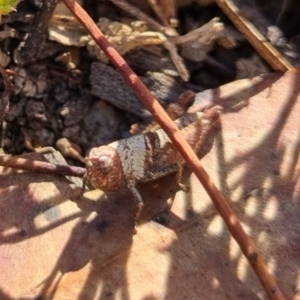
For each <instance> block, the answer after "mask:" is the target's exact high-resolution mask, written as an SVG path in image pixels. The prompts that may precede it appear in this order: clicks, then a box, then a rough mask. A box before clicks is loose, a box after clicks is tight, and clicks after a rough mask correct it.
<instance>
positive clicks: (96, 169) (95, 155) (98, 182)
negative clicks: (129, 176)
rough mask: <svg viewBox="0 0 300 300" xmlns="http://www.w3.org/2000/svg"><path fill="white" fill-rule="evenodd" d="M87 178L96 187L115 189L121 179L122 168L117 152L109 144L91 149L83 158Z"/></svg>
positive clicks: (105, 189) (104, 189) (108, 190)
mask: <svg viewBox="0 0 300 300" xmlns="http://www.w3.org/2000/svg"><path fill="white" fill-rule="evenodd" d="M85 161H86V171H87V179H88V180H89V181H90V183H91V184H92V185H93V186H94V187H95V188H97V189H100V190H103V191H107V192H114V191H117V190H118V189H119V188H120V186H121V184H122V182H123V180H124V175H123V169H122V165H121V161H120V157H119V154H118V152H117V151H116V150H115V149H114V148H112V147H109V146H101V147H95V148H93V149H91V151H90V152H89V154H88V156H87V157H86V158H85Z"/></svg>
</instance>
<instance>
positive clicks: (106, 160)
mask: <svg viewBox="0 0 300 300" xmlns="http://www.w3.org/2000/svg"><path fill="white" fill-rule="evenodd" d="M99 165H100V167H101V168H103V169H108V168H110V167H112V165H113V160H112V158H111V157H109V156H107V155H103V156H101V157H99Z"/></svg>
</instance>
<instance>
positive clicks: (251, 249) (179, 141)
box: [63, 0, 284, 300]
mask: <svg viewBox="0 0 300 300" xmlns="http://www.w3.org/2000/svg"><path fill="white" fill-rule="evenodd" d="M63 2H64V3H65V5H66V6H67V7H68V8H69V9H70V10H71V12H72V13H73V14H74V15H75V16H76V18H77V19H78V20H79V21H80V22H81V24H82V25H83V26H84V27H85V28H86V29H87V30H88V32H89V33H90V35H91V36H92V38H93V39H94V40H95V42H96V43H97V44H98V45H99V47H100V48H101V49H102V50H103V51H104V53H105V54H106V55H107V57H108V58H109V59H110V61H111V62H112V63H113V64H114V66H115V67H116V68H117V69H118V70H119V72H120V73H121V74H122V76H123V77H124V78H125V80H126V81H127V83H128V84H129V85H130V86H131V88H132V89H133V90H134V92H135V93H136V94H137V96H138V97H139V98H140V100H141V101H142V102H143V103H144V105H145V106H146V107H147V109H148V110H149V111H150V112H151V114H152V115H153V117H154V118H155V120H156V121H157V123H158V124H159V125H161V127H162V128H163V129H164V131H165V132H166V133H167V135H168V136H169V138H170V140H171V141H172V142H173V144H174V145H175V147H176V148H177V150H178V151H179V152H180V154H181V155H182V156H183V158H184V159H185V160H186V162H187V164H188V165H189V167H190V168H191V169H192V171H193V172H194V173H195V174H196V176H197V177H198V179H199V180H200V182H201V183H202V185H203V186H204V188H205V190H206V191H207V193H208V194H209V196H210V197H211V199H212V201H213V203H214V205H215V206H216V208H217V210H218V212H219V213H220V215H221V216H222V218H223V219H224V221H225V223H226V225H227V227H228V229H229V231H230V233H231V234H232V236H233V237H234V239H235V240H236V241H237V243H238V244H239V246H240V248H241V250H242V252H243V253H244V255H245V256H246V258H247V259H248V261H249V263H250V264H251V266H252V268H253V269H254V271H255V272H256V274H257V276H258V277H259V279H260V281H261V283H262V285H263V287H264V289H265V291H266V293H267V294H268V296H269V298H270V299H273V300H275V299H276V300H279V299H280V300H282V299H284V298H283V296H282V293H281V291H280V290H279V288H278V286H277V284H276V282H275V280H274V278H273V277H272V275H271V274H270V273H269V271H268V269H267V267H266V264H265V262H264V260H263V258H262V256H261V254H260V253H259V252H258V250H257V248H256V246H255V244H254V243H253V241H252V240H251V239H250V238H249V237H248V235H247V234H246V233H245V231H244V229H243V227H242V226H241V224H240V222H239V220H238V219H237V217H236V216H235V214H234V213H233V211H232V210H231V208H230V206H229V205H228V203H227V202H226V199H225V198H224V196H223V195H222V194H221V192H220V191H219V190H218V189H217V187H216V186H215V184H214V183H213V182H212V180H211V179H210V178H209V176H208V174H207V173H206V171H205V170H204V169H203V167H202V165H201V163H200V161H199V159H198V157H197V156H196V154H195V153H194V151H193V150H192V149H191V147H190V145H189V144H188V143H187V141H186V140H185V139H184V138H183V137H182V135H181V133H180V131H179V129H178V128H177V127H176V125H175V124H174V123H173V122H172V120H171V119H170V117H169V116H168V114H167V113H166V112H165V110H164V109H163V108H162V106H161V105H160V104H159V102H158V101H157V100H156V99H155V98H154V97H153V95H152V94H151V92H150V91H149V90H148V89H147V87H146V86H145V85H144V84H143V83H142V81H141V80H140V79H139V77H138V76H137V75H136V74H135V73H134V72H133V71H132V70H131V69H130V67H129V66H128V65H127V63H126V62H125V60H124V59H123V58H122V57H121V56H120V55H119V54H118V53H117V51H116V50H115V49H114V48H113V47H112V45H111V44H110V43H109V42H108V41H107V39H106V38H105V36H104V35H103V34H102V32H101V31H100V29H99V28H98V27H97V25H96V24H95V23H94V22H93V20H92V19H91V18H90V17H89V15H88V14H87V13H86V12H85V11H84V10H83V9H82V8H81V6H80V5H79V4H78V3H76V2H75V1H74V0H63Z"/></svg>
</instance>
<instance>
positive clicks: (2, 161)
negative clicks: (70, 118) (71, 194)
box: [0, 156, 86, 177]
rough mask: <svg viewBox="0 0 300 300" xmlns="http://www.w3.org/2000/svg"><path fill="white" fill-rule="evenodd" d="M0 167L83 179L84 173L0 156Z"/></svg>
mask: <svg viewBox="0 0 300 300" xmlns="http://www.w3.org/2000/svg"><path fill="white" fill-rule="evenodd" d="M0 166H3V167H8V168H17V169H21V170H27V171H32V172H38V173H46V174H57V175H69V176H76V177H83V176H84V174H85V173H86V169H85V168H81V167H74V166H65V165H55V164H52V163H49V162H46V161H39V160H32V159H27V158H21V157H16V156H0Z"/></svg>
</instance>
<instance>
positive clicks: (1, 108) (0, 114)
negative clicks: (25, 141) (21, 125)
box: [0, 64, 12, 122]
mask: <svg viewBox="0 0 300 300" xmlns="http://www.w3.org/2000/svg"><path fill="white" fill-rule="evenodd" d="M0 73H1V75H2V77H3V80H4V85H5V90H4V93H3V97H2V99H1V102H2V103H0V122H1V121H2V120H3V118H4V116H5V114H6V113H7V112H8V110H9V99H10V96H11V92H12V83H11V80H10V79H9V76H8V74H7V73H6V71H5V69H4V68H3V67H2V66H1V64H0Z"/></svg>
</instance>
